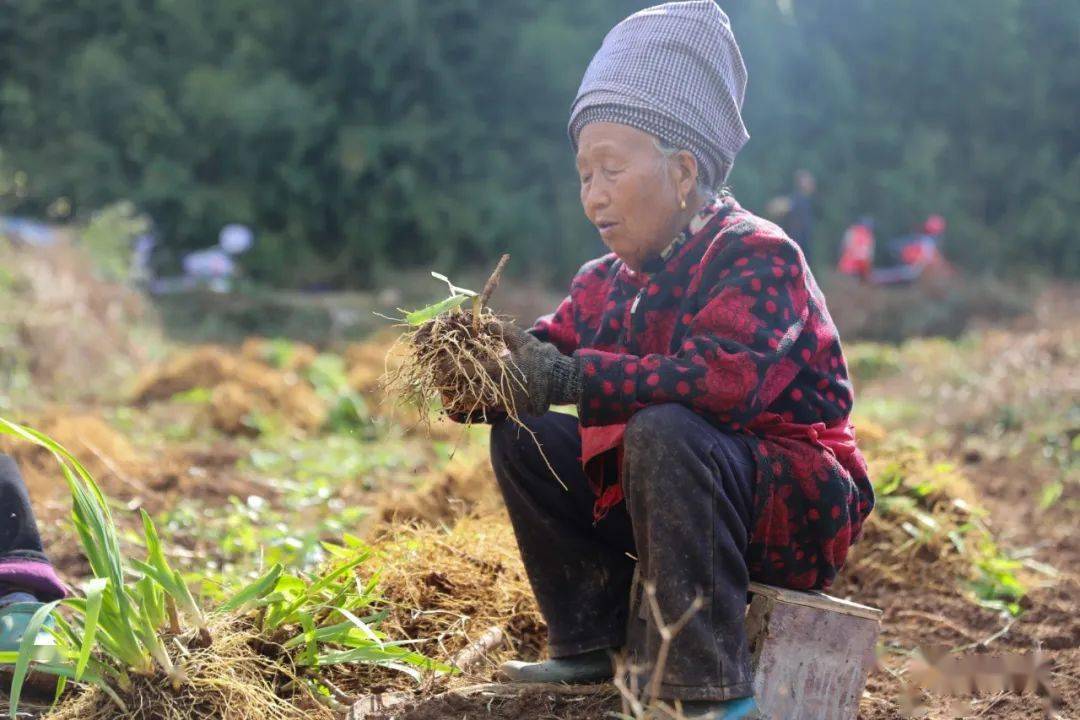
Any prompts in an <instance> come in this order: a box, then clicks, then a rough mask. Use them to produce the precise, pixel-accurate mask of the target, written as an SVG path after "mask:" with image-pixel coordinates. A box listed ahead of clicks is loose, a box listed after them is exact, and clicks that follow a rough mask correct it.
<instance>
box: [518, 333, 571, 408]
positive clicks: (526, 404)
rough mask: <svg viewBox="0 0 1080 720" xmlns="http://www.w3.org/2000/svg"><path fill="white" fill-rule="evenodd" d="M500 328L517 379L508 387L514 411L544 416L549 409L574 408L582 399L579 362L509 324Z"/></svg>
mask: <svg viewBox="0 0 1080 720" xmlns="http://www.w3.org/2000/svg"><path fill="white" fill-rule="evenodd" d="M500 325H501V328H502V334H503V341H504V342H505V343H506V347H507V348H508V349H509V350H510V356H511V357H510V359H511V362H510V363H507V364H508V365H510V367H511V372H515V374H516V375H517V377H516V379H515V380H514V381H513V382H511V383H510V384H511V386H512V387H513V391H514V407H515V409H516V410H517V411H518V412H524V413H525V414H527V415H534V416H535V415H543V414H544V413H546V412H547V411H548V409H549V408H550V407H551V406H552V405H576V404H577V402H578V399H579V398H580V397H581V363H580V361H579V360H578V359H577V358H576V357H574V356H567V355H563V354H562V353H561V352H559V349H558V348H557V347H555V346H554V345H552V344H551V343H546V342H541V341H540V340H537V339H536V337H534V336H533V335H530V334H529V333H527V332H525V331H524V330H522V329H521V328H519V327H517V326H516V325H514V324H512V323H507V322H503V323H500ZM519 381H520V382H519ZM522 386H524V387H522Z"/></svg>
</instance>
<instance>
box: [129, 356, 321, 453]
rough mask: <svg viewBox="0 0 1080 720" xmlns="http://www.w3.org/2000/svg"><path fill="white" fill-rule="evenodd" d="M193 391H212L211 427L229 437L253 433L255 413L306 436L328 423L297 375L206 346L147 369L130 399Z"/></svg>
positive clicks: (151, 399)
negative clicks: (278, 420)
mask: <svg viewBox="0 0 1080 720" xmlns="http://www.w3.org/2000/svg"><path fill="white" fill-rule="evenodd" d="M196 389H206V390H209V391H210V401H209V403H208V407H207V413H208V417H209V420H210V422H211V423H212V424H213V426H214V427H216V428H217V429H219V430H221V431H222V432H226V433H229V434H245V433H253V432H257V430H256V428H255V426H254V425H253V424H252V423H251V422H250V420H251V418H252V416H253V415H254V414H257V413H261V414H275V415H278V416H280V417H282V418H283V419H284V420H285V421H286V422H287V423H288V424H290V425H291V426H293V427H296V428H298V429H300V430H303V431H305V432H314V431H316V430H318V429H319V428H321V427H322V426H323V424H324V423H325V422H326V417H327V413H328V408H327V407H326V403H325V402H324V401H323V400H322V399H321V398H319V396H318V394H317V393H316V392H315V390H314V388H313V387H312V386H311V385H310V384H309V383H308V382H307V381H305V380H304V379H303V378H301V377H300V376H299V375H298V374H297V373H296V372H292V371H288V370H280V369H278V368H275V367H272V366H271V365H269V364H267V363H266V362H263V361H260V360H253V359H249V358H247V357H244V355H243V354H241V355H236V354H233V353H231V352H229V351H228V350H226V349H224V348H222V347H218V346H214V345H204V346H201V347H197V348H194V349H192V350H189V351H186V352H183V353H180V354H178V355H175V356H174V357H172V358H171V359H169V360H168V361H166V362H165V363H162V364H160V365H156V366H153V367H150V368H148V369H146V370H145V371H144V372H143V373H142V374H141V375H140V376H139V377H138V379H137V380H136V382H135V386H134V389H133V390H132V393H131V398H132V401H133V402H135V403H137V404H146V403H150V402H154V401H159V400H168V399H170V398H172V397H174V396H175V395H177V394H179V393H183V392H187V391H191V390H196Z"/></svg>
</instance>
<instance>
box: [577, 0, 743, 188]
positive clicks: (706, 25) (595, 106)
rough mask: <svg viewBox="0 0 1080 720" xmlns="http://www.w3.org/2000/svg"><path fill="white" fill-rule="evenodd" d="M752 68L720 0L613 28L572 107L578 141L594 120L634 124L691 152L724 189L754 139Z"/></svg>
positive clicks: (657, 11)
mask: <svg viewBox="0 0 1080 720" xmlns="http://www.w3.org/2000/svg"><path fill="white" fill-rule="evenodd" d="M745 92H746V66H745V65H744V64H743V59H742V53H740V52H739V46H738V44H736V42H735V36H734V35H733V34H732V32H731V23H730V22H729V20H728V17H727V15H725V14H724V11H723V10H721V9H720V8H719V7H718V6H717V5H716V3H715V2H714V0H694V1H693V2H672V3H665V4H663V5H657V6H655V7H651V8H647V9H645V10H641V11H640V12H637V13H634V14H633V15H631V16H630V17H628V18H626V19H625V20H623V21H622V22H621V23H619V24H618V25H616V26H615V27H614V28H612V30H611V32H609V33H608V35H607V37H606V38H604V44H603V45H601V47H600V50H599V51H598V52H597V53H596V55H595V57H593V59H592V62H591V63H589V68H588V69H587V70H586V71H585V77H584V78H582V80H581V87H580V88H579V89H578V94H577V98H576V99H575V100H574V104H573V106H572V108H571V110H570V125H569V128H568V129H569V133H570V143H571V144H572V145H573V147H574V151H575V152H576V151H577V147H578V137H579V135H580V134H581V129H582V128H584V127H585V126H586V125H588V124H589V123H591V122H613V123H620V124H623V125H630V126H631V127H635V128H637V129H639V130H643V131H645V132H647V133H651V134H653V135H655V136H657V137H658V138H660V139H661V140H663V141H664V142H666V143H667V144H669V145H672V146H674V147H677V148H679V149H685V150H689V151H690V152H692V153H693V154H694V157H695V158H696V159H697V161H698V167H699V174H700V176H701V177H700V179H701V181H702V182H703V183H704V184H705V185H706V186H707V187H710V188H716V187H717V186H718V185H721V184H723V182H724V181H725V180H726V179H727V176H728V173H730V172H731V166H732V164H733V163H734V162H735V155H736V154H737V153H738V152H739V150H741V149H742V146H743V145H745V144H746V141H747V140H749V139H750V136H749V135H748V134H747V132H746V126H745V125H743V121H742V114H741V110H742V104H743V96H744V94H745Z"/></svg>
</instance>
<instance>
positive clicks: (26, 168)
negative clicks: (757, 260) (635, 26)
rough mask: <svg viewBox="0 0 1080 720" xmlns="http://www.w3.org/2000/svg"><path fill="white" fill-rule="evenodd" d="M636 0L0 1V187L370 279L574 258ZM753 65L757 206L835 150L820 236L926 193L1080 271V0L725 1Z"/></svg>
mask: <svg viewBox="0 0 1080 720" xmlns="http://www.w3.org/2000/svg"><path fill="white" fill-rule="evenodd" d="M646 4H647V3H643V2H628V1H627V0H595V1H594V2H589V3H579V2H575V1H574V0H547V1H546V2H537V1H535V0H532V1H526V0H503V1H501V2H498V3H493V2H480V0H425V1H424V2H420V0H396V1H395V2H384V1H383V0H326V1H325V2H322V3H317V4H310V3H309V4H304V5H303V6H301V5H296V4H290V3H265V2H255V0H213V1H210V0H187V1H185V2H173V1H171V0H143V1H141V2H135V1H133V0H68V1H67V2H62V3H61V2H56V1H55V0H20V1H19V2H17V3H5V4H3V5H2V7H0V67H2V68H3V73H2V74H0V150H2V152H3V162H4V166H5V167H6V168H8V169H9V170H11V171H12V172H14V171H17V170H21V171H23V172H25V174H26V177H27V178H29V184H28V186H27V188H26V191H25V192H22V193H20V194H19V195H18V196H16V195H12V194H8V195H6V196H4V198H3V199H2V201H0V202H2V203H3V204H2V205H0V209H2V210H3V211H9V212H18V213H23V214H31V215H33V214H44V213H45V210H46V208H48V207H49V205H50V204H51V203H53V202H54V201H55V200H56V199H57V198H67V199H69V200H70V206H71V207H72V209H73V212H74V213H75V214H76V215H77V216H80V217H87V216H89V214H90V212H92V211H93V210H94V209H96V208H98V207H101V206H104V205H106V204H108V203H110V202H113V201H115V200H117V199H121V198H127V199H131V200H132V201H133V202H135V203H136V204H137V206H138V207H139V208H140V209H142V210H143V211H145V212H147V213H148V214H149V215H150V216H151V217H153V219H154V221H155V223H156V224H157V227H158V229H159V231H160V234H161V236H162V237H163V239H164V240H165V242H166V246H167V248H168V249H170V250H171V251H173V252H174V253H178V252H180V251H181V250H183V249H185V248H191V247H198V246H204V245H209V244H211V243H213V242H214V240H215V239H216V234H217V230H218V228H220V227H221V226H222V225H223V224H225V223H227V222H244V223H248V224H250V225H251V226H252V227H254V228H255V229H256V232H257V234H258V241H257V245H256V249H255V251H254V253H253V254H252V256H251V258H250V262H251V268H252V270H253V271H254V273H255V274H256V276H257V277H259V278H261V279H264V280H266V281H270V282H274V283H278V284H283V285H294V286H302V285H308V284H313V283H320V284H337V285H350V286H362V285H368V284H371V283H373V282H374V281H375V280H376V279H377V278H378V277H379V276H380V273H381V272H383V271H385V270H386V269H388V268H393V267H400V266H410V265H420V266H425V267H428V266H437V267H440V268H444V269H453V268H455V267H460V266H463V265H471V264H477V263H482V264H489V262H490V259H491V258H492V257H495V256H496V255H497V253H498V252H500V251H502V250H505V249H509V250H511V251H513V252H514V253H515V256H516V257H517V258H519V259H520V260H521V262H516V263H515V266H516V270H517V271H518V272H524V271H528V272H530V273H533V274H535V275H536V276H537V277H538V278H539V279H545V280H555V279H558V281H559V282H565V275H566V274H567V273H568V272H570V271H571V270H573V269H574V268H576V267H577V265H578V264H580V262H581V261H583V260H584V259H586V258H587V257H590V256H593V255H595V254H597V253H598V252H599V251H600V250H601V246H600V244H599V241H598V240H597V239H596V236H595V233H594V232H593V231H592V230H591V229H590V228H588V227H587V226H586V224H585V221H584V219H583V217H582V216H581V211H580V207H579V205H578V200H577V186H576V183H577V180H576V177H575V175H574V171H573V162H572V158H571V157H570V153H569V149H568V143H567V141H566V137H565V123H566V118H567V113H568V109H569V105H570V102H571V100H572V98H573V94H574V91H575V90H576V88H577V83H578V82H579V80H580V77H581V74H582V72H583V71H584V69H585V66H586V64H587V62H588V60H589V58H590V56H591V54H592V52H594V51H595V49H596V48H597V47H598V45H599V43H600V41H601V40H602V38H603V35H604V33H605V32H606V31H607V30H608V28H610V26H611V25H612V24H613V23H614V22H616V21H617V20H619V19H620V18H622V17H624V16H625V15H626V14H628V13H630V12H632V11H633V10H636V9H638V8H640V7H643V6H645V5H646ZM724 6H725V8H726V9H727V10H728V11H729V13H730V15H731V16H732V21H733V24H734V26H735V30H736V35H737V37H738V38H739V40H740V43H741V45H742V48H743V51H744V54H745V55H746V60H747V64H748V66H749V69H750V88H749V92H748V96H747V104H746V115H747V123H748V125H749V127H750V132H751V134H752V136H753V137H752V139H751V141H750V144H749V145H748V146H747V148H746V150H745V151H744V153H743V155H742V156H741V157H740V159H739V161H738V162H737V164H736V168H735V171H734V173H733V175H732V178H731V184H732V186H733V188H734V191H735V193H736V195H737V196H738V197H739V198H740V200H741V201H743V202H744V204H746V205H748V206H749V207H751V208H754V209H759V208H761V207H763V205H764V203H765V201H766V200H767V199H768V198H769V197H771V196H772V195H775V194H778V193H780V192H784V191H786V190H788V189H789V187H790V178H791V174H792V172H793V171H794V170H795V169H796V168H798V167H806V168H808V169H810V170H811V171H813V172H814V173H815V175H816V176H817V177H818V185H819V198H818V208H819V216H820V217H819V220H820V222H819V227H818V232H817V236H816V242H817V243H818V253H817V256H818V257H819V258H827V257H828V256H829V255H830V254H831V252H832V249H833V248H832V245H833V244H834V243H835V240H836V239H837V238H838V237H839V235H840V233H841V232H842V230H843V228H844V227H845V226H846V225H847V224H848V223H850V222H851V221H852V220H853V219H854V218H856V217H857V216H859V215H861V214H864V213H869V214H872V215H874V216H875V217H876V218H877V220H878V227H879V230H880V232H881V234H882V235H883V236H886V237H887V236H889V235H891V234H901V233H903V232H906V231H908V230H909V229H910V228H911V226H912V225H913V224H914V223H915V222H917V221H918V220H920V219H921V218H923V217H925V215H926V214H928V213H930V212H941V213H943V214H944V215H945V216H946V217H947V218H948V220H949V222H950V231H949V234H948V247H947V252H949V253H950V254H951V255H953V256H954V257H957V258H958V259H959V260H960V261H961V262H962V263H963V264H965V265H967V266H968V267H970V268H973V269H988V270H994V271H997V272H999V273H1010V272H1014V271H1016V270H1018V269H1020V268H1028V267H1036V268H1041V269H1043V270H1046V271H1051V272H1055V273H1061V274H1065V275H1072V276H1075V275H1077V274H1080V243H1078V242H1077V241H1076V239H1075V229H1074V228H1075V227H1076V226H1077V224H1078V222H1080V125H1078V123H1077V122H1076V118H1077V117H1080V6H1078V5H1077V4H1076V3H1075V2H1071V1H1070V0H1040V1H1039V2H1024V1H1023V0H955V1H954V2H949V3H941V2H936V1H934V0H910V1H909V2H904V3H895V2H890V0H845V2H843V3H837V2H834V1H833V0H798V1H797V2H794V1H792V0H776V1H775V2H773V1H772V0H770V1H768V2H765V1H762V2H757V1H755V2H750V1H749V0H731V1H730V2H727V3H724Z"/></svg>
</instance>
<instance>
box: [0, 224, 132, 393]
mask: <svg viewBox="0 0 1080 720" xmlns="http://www.w3.org/2000/svg"><path fill="white" fill-rule="evenodd" d="M0 267H2V268H3V270H4V271H5V273H4V275H5V276H6V281H5V283H4V284H5V285H6V286H7V287H5V288H3V289H4V290H5V292H4V295H3V298H4V302H3V303H2V306H0V326H4V325H6V326H7V327H10V328H13V329H14V330H15V333H14V338H13V339H12V340H13V343H14V344H13V347H12V348H10V349H4V351H5V352H10V353H12V354H14V355H16V356H18V357H17V359H19V360H20V362H21V364H24V365H25V366H26V367H27V368H28V370H29V371H30V373H31V375H32V377H33V379H34V382H35V385H36V386H37V387H38V388H39V390H45V391H46V392H47V393H48V392H53V393H54V394H57V393H59V394H67V395H71V394H75V393H76V392H77V393H78V394H79V395H80V396H93V395H99V394H100V395H105V394H108V393H109V392H110V391H112V390H114V389H115V387H116V386H117V384H118V381H119V380H120V379H121V378H123V377H124V376H126V375H127V374H129V373H130V372H131V371H132V370H133V369H134V368H136V367H138V366H140V365H141V364H142V363H144V362H145V361H146V356H145V351H144V349H143V348H144V347H145V345H146V342H145V341H146V333H148V332H149V327H150V325H149V323H145V322H144V321H146V320H148V318H149V314H150V313H149V310H148V307H147V305H146V303H145V302H144V301H143V299H142V297H141V296H140V295H139V294H138V293H137V292H135V291H133V290H131V289H130V288H128V287H126V286H124V285H120V284H117V283H111V282H106V281H103V280H101V279H100V278H98V277H97V276H96V275H95V273H94V270H93V267H94V265H93V263H92V262H91V261H90V259H89V258H88V257H87V256H86V254H85V252H83V251H82V250H80V249H79V248H76V247H73V246H71V245H69V244H67V243H59V244H57V245H56V246H53V247H49V248H14V247H10V246H8V245H7V243H6V242H5V241H4V239H3V238H0ZM0 339H2V338H0ZM73 389H74V390H73Z"/></svg>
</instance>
